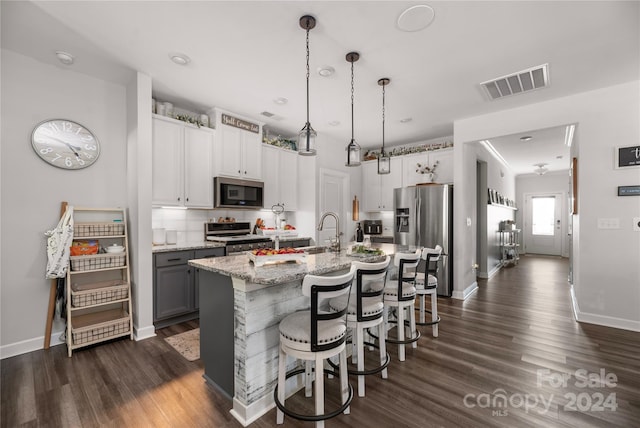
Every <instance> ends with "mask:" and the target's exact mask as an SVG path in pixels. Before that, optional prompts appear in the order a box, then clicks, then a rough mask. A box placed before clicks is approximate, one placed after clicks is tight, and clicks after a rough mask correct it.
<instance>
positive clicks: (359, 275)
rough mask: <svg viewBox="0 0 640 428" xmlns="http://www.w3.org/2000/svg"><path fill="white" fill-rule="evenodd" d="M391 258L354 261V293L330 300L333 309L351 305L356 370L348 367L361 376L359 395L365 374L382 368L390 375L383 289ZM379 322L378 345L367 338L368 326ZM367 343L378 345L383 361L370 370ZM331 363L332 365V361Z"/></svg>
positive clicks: (384, 375) (348, 311)
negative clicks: (388, 370) (366, 360)
mask: <svg viewBox="0 0 640 428" xmlns="http://www.w3.org/2000/svg"><path fill="white" fill-rule="evenodd" d="M390 262H391V257H390V256H386V258H385V260H384V261H382V262H378V263H364V262H360V261H354V262H352V266H353V267H355V268H356V277H355V279H354V286H352V287H351V295H350V296H340V297H336V298H334V299H331V301H330V302H329V306H330V307H331V309H334V310H339V309H340V308H344V307H345V306H347V305H348V309H347V328H349V329H351V330H352V331H353V333H352V342H353V345H354V351H353V355H352V362H353V363H355V364H356V365H357V370H352V369H349V370H348V372H349V374H352V375H357V376H358V396H360V397H364V391H365V389H364V377H365V376H366V375H372V374H376V373H380V372H382V378H383V379H386V378H387V366H388V365H389V361H390V358H389V354H388V353H387V349H386V344H385V324H384V318H383V316H382V315H383V310H384V303H383V297H382V293H383V292H384V286H385V279H386V277H387V269H388V267H389V263H390ZM376 326H377V327H378V345H374V344H373V343H368V342H365V341H364V333H365V330H367V329H370V328H373V327H376ZM365 344H366V345H368V346H370V347H371V346H375V347H377V348H378V349H379V351H380V365H379V366H377V367H375V368H372V369H369V370H365V369H364V355H365V354H364V349H365V348H364V345H365ZM329 364H331V365H332V366H333V364H332V363H331V361H329Z"/></svg>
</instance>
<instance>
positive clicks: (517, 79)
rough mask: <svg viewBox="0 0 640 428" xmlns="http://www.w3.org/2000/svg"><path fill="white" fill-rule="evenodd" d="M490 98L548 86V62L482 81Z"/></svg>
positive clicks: (493, 98)
mask: <svg viewBox="0 0 640 428" xmlns="http://www.w3.org/2000/svg"><path fill="white" fill-rule="evenodd" d="M480 85H482V87H483V88H484V89H485V91H486V92H487V95H489V98H491V99H492V100H495V99H498V98H502V97H506V96H509V95H515V94H520V93H522V92H528V91H533V90H534V89H540V88H546V87H547V86H549V64H543V65H539V66H537V67H532V68H529V69H527V70H522V71H518V72H517V73H513V74H509V75H507V76H502V77H499V78H497V79H493V80H488V81H486V82H482V83H481V84H480Z"/></svg>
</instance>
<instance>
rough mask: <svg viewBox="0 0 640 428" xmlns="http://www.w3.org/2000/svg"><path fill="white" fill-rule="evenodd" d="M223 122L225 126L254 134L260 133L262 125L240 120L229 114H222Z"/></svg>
mask: <svg viewBox="0 0 640 428" xmlns="http://www.w3.org/2000/svg"><path fill="white" fill-rule="evenodd" d="M221 120H222V123H223V124H224V125H229V126H233V127H235V128H240V129H244V130H245V131H250V132H254V133H256V134H257V133H259V132H260V125H258V124H256V123H251V122H247V121H246V120H242V119H238V118H237V117H233V116H229V115H228V114H224V113H222V117H221Z"/></svg>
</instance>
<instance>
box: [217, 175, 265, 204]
mask: <svg viewBox="0 0 640 428" xmlns="http://www.w3.org/2000/svg"><path fill="white" fill-rule="evenodd" d="M263 194H264V183H263V182H261V181H252V180H242V179H239V178H229V177H215V178H214V179H213V200H214V201H215V202H214V208H224V209H249V210H259V209H261V208H262V204H263V202H262V197H263Z"/></svg>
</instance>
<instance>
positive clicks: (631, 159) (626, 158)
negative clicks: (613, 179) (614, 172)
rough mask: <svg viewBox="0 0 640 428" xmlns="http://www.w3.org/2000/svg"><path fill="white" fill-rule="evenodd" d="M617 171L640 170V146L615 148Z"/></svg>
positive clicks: (615, 166)
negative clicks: (625, 169)
mask: <svg viewBox="0 0 640 428" xmlns="http://www.w3.org/2000/svg"><path fill="white" fill-rule="evenodd" d="M614 158H615V163H614V168H615V169H622V168H640V146H627V147H616V148H615V156H614Z"/></svg>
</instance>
